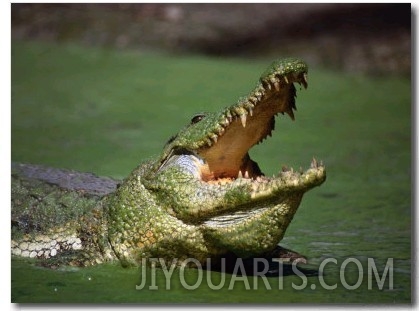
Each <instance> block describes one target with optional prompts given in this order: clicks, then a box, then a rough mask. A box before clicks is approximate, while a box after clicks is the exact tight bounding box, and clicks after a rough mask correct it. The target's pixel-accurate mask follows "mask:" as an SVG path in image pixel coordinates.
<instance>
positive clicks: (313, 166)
mask: <svg viewBox="0 0 419 311" xmlns="http://www.w3.org/2000/svg"><path fill="white" fill-rule="evenodd" d="M310 167H311V168H317V167H318V163H317V160H316V159H315V158H314V157H313V160H312V161H311V165H310Z"/></svg>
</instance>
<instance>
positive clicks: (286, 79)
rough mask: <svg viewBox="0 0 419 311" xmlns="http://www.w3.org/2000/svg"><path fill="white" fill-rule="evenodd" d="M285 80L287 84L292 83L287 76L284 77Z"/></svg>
mask: <svg viewBox="0 0 419 311" xmlns="http://www.w3.org/2000/svg"><path fill="white" fill-rule="evenodd" d="M284 80H285V83H287V84H288V83H290V82H289V81H288V78H287V76H284Z"/></svg>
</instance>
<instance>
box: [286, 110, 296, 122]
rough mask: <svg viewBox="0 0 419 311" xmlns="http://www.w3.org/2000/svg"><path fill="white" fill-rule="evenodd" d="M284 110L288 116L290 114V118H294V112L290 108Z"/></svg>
mask: <svg viewBox="0 0 419 311" xmlns="http://www.w3.org/2000/svg"><path fill="white" fill-rule="evenodd" d="M285 112H286V113H287V115H289V116H290V118H291V119H292V120H294V119H295V117H294V112H293V111H292V109H290V110H287V111H285Z"/></svg>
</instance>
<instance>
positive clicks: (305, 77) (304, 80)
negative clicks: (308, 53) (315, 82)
mask: <svg viewBox="0 0 419 311" xmlns="http://www.w3.org/2000/svg"><path fill="white" fill-rule="evenodd" d="M303 85H304V88H305V89H306V88H307V86H308V82H307V73H304V74H303Z"/></svg>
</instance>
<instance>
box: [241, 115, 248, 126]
mask: <svg viewBox="0 0 419 311" xmlns="http://www.w3.org/2000/svg"><path fill="white" fill-rule="evenodd" d="M246 118H247V116H246V115H245V114H241V115H240V121H241V122H242V125H243V127H246Z"/></svg>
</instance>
